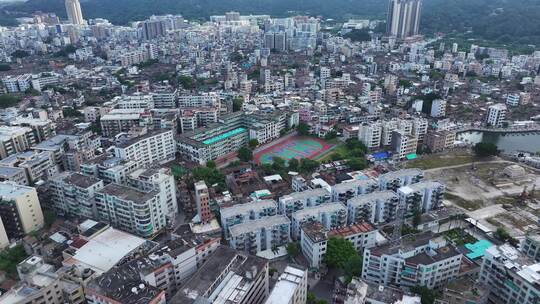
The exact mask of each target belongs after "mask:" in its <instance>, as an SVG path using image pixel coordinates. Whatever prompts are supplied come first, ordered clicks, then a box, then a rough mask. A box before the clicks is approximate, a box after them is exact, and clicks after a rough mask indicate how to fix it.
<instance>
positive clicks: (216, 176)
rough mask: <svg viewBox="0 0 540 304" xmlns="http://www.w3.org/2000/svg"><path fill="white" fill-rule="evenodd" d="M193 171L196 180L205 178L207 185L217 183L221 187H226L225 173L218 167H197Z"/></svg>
mask: <svg viewBox="0 0 540 304" xmlns="http://www.w3.org/2000/svg"><path fill="white" fill-rule="evenodd" d="M191 173H192V174H193V179H194V180H196V181H200V180H203V181H204V182H205V183H206V184H207V185H210V186H211V185H215V184H217V185H218V186H219V187H220V188H225V175H223V173H221V172H219V171H218V170H217V169H216V168H208V167H196V168H194V169H193V170H191Z"/></svg>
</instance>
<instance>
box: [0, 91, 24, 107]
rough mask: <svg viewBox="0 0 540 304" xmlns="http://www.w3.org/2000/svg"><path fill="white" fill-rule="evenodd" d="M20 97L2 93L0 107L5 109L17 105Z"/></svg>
mask: <svg viewBox="0 0 540 304" xmlns="http://www.w3.org/2000/svg"><path fill="white" fill-rule="evenodd" d="M19 101H20V99H19V98H17V97H15V96H13V95H9V94H2V95H0V108H2V109H5V108H9V107H13V106H16V105H17V104H18V103H19Z"/></svg>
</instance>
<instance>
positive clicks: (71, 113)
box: [62, 108, 84, 117]
mask: <svg viewBox="0 0 540 304" xmlns="http://www.w3.org/2000/svg"><path fill="white" fill-rule="evenodd" d="M62 113H63V114H64V117H82V116H84V114H83V113H81V112H80V111H79V110H76V109H74V108H64V109H62Z"/></svg>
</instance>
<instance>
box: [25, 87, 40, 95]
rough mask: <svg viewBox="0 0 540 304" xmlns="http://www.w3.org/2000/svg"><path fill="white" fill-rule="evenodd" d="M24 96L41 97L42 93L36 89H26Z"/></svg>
mask: <svg viewBox="0 0 540 304" xmlns="http://www.w3.org/2000/svg"><path fill="white" fill-rule="evenodd" d="M24 94H26V95H32V96H39V95H40V93H39V91H38V90H36V89H34V88H28V89H26V91H24Z"/></svg>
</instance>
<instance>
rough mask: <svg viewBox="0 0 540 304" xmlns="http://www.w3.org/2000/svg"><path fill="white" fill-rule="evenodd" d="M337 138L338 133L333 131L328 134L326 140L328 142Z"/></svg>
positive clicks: (325, 136)
mask: <svg viewBox="0 0 540 304" xmlns="http://www.w3.org/2000/svg"><path fill="white" fill-rule="evenodd" d="M336 137H337V132H336V131H334V130H332V131H330V132H328V133H326V135H324V139H326V140H330V139H334V138H336Z"/></svg>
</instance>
